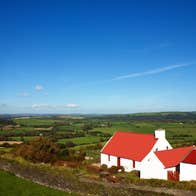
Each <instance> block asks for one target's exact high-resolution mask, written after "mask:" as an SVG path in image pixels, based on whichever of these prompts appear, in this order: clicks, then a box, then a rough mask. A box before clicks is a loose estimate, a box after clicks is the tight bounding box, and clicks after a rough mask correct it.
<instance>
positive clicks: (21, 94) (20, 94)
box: [18, 92, 31, 97]
mask: <svg viewBox="0 0 196 196" xmlns="http://www.w3.org/2000/svg"><path fill="white" fill-rule="evenodd" d="M18 96H20V97H30V96H31V94H30V93H26V92H24V93H19V94H18Z"/></svg>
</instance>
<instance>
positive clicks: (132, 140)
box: [101, 131, 157, 161]
mask: <svg viewBox="0 0 196 196" xmlns="http://www.w3.org/2000/svg"><path fill="white" fill-rule="evenodd" d="M156 141H157V139H156V138H155V137H154V134H142V133H133V132H120V131H118V132H116V133H115V134H114V136H113V137H112V138H111V139H110V140H109V141H108V143H106V145H105V146H104V147H103V149H102V151H101V153H104V154H109V155H114V156H117V157H121V158H127V159H131V160H135V161H142V159H143V158H144V157H145V156H146V155H147V154H148V153H149V152H150V150H151V149H152V147H153V146H154V144H155V143H156Z"/></svg>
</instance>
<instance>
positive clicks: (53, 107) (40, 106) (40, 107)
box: [31, 103, 79, 110]
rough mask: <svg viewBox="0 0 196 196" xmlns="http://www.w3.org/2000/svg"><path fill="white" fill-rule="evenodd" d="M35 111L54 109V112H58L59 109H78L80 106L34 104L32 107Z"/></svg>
mask: <svg viewBox="0 0 196 196" xmlns="http://www.w3.org/2000/svg"><path fill="white" fill-rule="evenodd" d="M31 107H32V108H33V109H37V110H38V109H53V110H57V109H64V108H71V109H72V108H73V109H74V108H78V107H79V105H77V104H72V103H71V104H67V105H50V104H33V105H32V106H31Z"/></svg>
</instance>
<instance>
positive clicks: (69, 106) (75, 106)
mask: <svg viewBox="0 0 196 196" xmlns="http://www.w3.org/2000/svg"><path fill="white" fill-rule="evenodd" d="M78 107H79V105H77V104H75V103H69V104H67V105H66V108H78Z"/></svg>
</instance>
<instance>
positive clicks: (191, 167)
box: [180, 163, 196, 181]
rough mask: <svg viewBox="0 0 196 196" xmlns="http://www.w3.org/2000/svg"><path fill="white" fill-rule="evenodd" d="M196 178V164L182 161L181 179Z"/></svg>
mask: <svg viewBox="0 0 196 196" xmlns="http://www.w3.org/2000/svg"><path fill="white" fill-rule="evenodd" d="M183 180H187V181H189V180H196V164H189V163H180V181H183Z"/></svg>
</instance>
